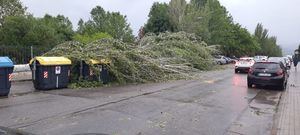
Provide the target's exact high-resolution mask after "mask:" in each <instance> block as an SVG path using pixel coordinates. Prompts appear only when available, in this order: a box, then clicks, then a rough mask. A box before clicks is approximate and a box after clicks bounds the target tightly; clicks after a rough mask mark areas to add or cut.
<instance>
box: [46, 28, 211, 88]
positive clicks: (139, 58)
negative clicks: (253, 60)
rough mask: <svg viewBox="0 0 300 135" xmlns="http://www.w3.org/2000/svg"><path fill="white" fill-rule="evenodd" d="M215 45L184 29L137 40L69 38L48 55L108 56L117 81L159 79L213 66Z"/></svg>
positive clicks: (188, 76) (75, 59) (75, 57)
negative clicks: (69, 40)
mask: <svg viewBox="0 0 300 135" xmlns="http://www.w3.org/2000/svg"><path fill="white" fill-rule="evenodd" d="M213 52H214V49H213V48H212V47H209V46H207V44H206V43H205V42H203V41H201V39H200V38H199V37H197V36H195V35H194V34H188V33H185V32H178V33H161V34H159V35H154V34H153V35H151V34H150V35H146V36H145V37H144V38H142V39H141V40H140V41H139V43H138V44H127V43H123V42H121V41H119V40H115V39H101V40H98V41H94V42H91V43H88V44H81V43H79V42H66V43H63V44H60V45H58V46H56V47H55V48H54V49H52V50H51V51H49V52H48V53H46V54H45V56H65V57H68V58H70V59H71V60H72V61H73V63H77V62H78V61H80V60H87V61H88V60H89V59H95V60H99V61H100V60H102V59H109V60H110V61H111V63H110V64H109V65H108V67H109V71H110V75H111V77H112V79H113V81H115V82H118V83H144V82H160V81H166V80H175V79H191V78H193V77H195V73H196V72H199V71H202V70H210V69H212V67H213V66H214V64H213V61H212V56H211V53H213Z"/></svg>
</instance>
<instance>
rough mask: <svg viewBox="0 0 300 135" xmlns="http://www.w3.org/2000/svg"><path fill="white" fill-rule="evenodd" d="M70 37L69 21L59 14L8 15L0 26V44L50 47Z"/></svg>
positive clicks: (71, 31) (70, 38)
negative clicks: (42, 15) (38, 15)
mask: <svg viewBox="0 0 300 135" xmlns="http://www.w3.org/2000/svg"><path fill="white" fill-rule="evenodd" d="M72 37H73V30H72V25H71V24H70V21H69V20H68V19H67V18H65V17H63V16H60V15H59V16H57V17H52V16H50V15H46V16H45V17H44V18H35V17H33V16H8V17H6V18H5V19H4V22H3V25H2V27H0V45H8V46H43V47H45V48H51V47H53V46H55V45H57V44H59V43H62V42H65V41H69V40H72Z"/></svg>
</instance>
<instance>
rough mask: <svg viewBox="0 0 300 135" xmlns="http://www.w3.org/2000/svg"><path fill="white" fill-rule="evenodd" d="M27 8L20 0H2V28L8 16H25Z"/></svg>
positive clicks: (0, 23) (0, 8) (0, 14)
mask: <svg viewBox="0 0 300 135" xmlns="http://www.w3.org/2000/svg"><path fill="white" fill-rule="evenodd" d="M25 11H26V7H24V6H23V5H22V3H21V2H20V1H19V0H1V1H0V26H1V25H3V22H4V19H5V18H6V17H8V16H21V15H24V14H25Z"/></svg>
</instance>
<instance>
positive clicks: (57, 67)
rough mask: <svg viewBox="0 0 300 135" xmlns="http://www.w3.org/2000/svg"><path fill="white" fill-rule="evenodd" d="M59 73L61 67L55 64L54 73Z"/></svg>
mask: <svg viewBox="0 0 300 135" xmlns="http://www.w3.org/2000/svg"><path fill="white" fill-rule="evenodd" d="M60 73H61V67H60V66H56V67H55V74H57V75H59V74H60Z"/></svg>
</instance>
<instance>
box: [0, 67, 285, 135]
mask: <svg viewBox="0 0 300 135" xmlns="http://www.w3.org/2000/svg"><path fill="white" fill-rule="evenodd" d="M246 77H247V75H246V74H234V72H233V69H232V68H229V69H226V70H221V71H211V72H205V73H202V77H201V79H198V80H182V81H173V82H168V83H156V84H142V85H129V86H114V87H103V88H97V89H82V90H69V89H65V90H55V91H47V92H31V88H32V84H31V82H19V83H16V84H15V86H14V87H13V90H12V91H13V93H14V94H12V96H10V97H9V98H2V99H0V126H5V127H10V128H17V129H20V130H23V131H26V132H31V133H34V134H49V135H52V134H53V135H62V134H67V135H68V134H79V133H104V134H113V135H144V134H145V135H153V134H167V135H182V134H186V135H199V134H200V135H202V134H203V135H223V134H226V135H227V134H233V135H235V134H237V135H238V134H256V135H259V134H261V135H265V134H271V130H272V126H273V121H274V117H273V116H274V114H275V113H276V110H277V105H278V102H279V100H280V96H281V91H278V90H273V88H265V87H262V88H247V83H246ZM22 86H24V87H22ZM19 90H23V91H24V93H22V94H18V92H17V91H19Z"/></svg>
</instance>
